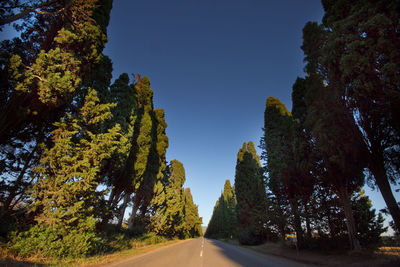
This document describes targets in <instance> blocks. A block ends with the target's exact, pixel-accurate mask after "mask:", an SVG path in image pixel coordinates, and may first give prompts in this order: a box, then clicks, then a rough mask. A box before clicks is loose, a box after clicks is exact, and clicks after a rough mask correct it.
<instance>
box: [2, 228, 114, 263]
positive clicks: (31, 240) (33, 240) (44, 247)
mask: <svg viewBox="0 0 400 267" xmlns="http://www.w3.org/2000/svg"><path fill="white" fill-rule="evenodd" d="M9 245H10V249H11V250H12V251H14V252H15V253H16V254H18V255H19V256H22V257H27V256H32V255H37V256H42V257H55V258H64V257H85V256H88V255H92V254H95V253H98V252H100V251H105V250H106V249H107V245H106V243H105V242H104V241H103V240H102V239H101V238H100V237H99V236H97V235H96V233H95V232H90V231H78V230H72V231H69V232H67V231H66V230H65V229H63V228H51V227H49V226H38V225H36V226H33V227H31V228H30V229H29V230H28V231H25V232H21V233H19V234H17V233H15V232H14V233H13V234H12V235H11V240H10V242H9Z"/></svg>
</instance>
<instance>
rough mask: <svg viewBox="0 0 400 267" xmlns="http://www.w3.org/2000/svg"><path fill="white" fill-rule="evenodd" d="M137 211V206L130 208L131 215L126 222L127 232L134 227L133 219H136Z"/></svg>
mask: <svg viewBox="0 0 400 267" xmlns="http://www.w3.org/2000/svg"><path fill="white" fill-rule="evenodd" d="M137 210H138V206H137V205H135V204H134V205H133V207H132V214H131V216H130V217H129V220H128V230H129V231H132V230H133V227H134V226H135V225H134V223H135V217H136V213H137Z"/></svg>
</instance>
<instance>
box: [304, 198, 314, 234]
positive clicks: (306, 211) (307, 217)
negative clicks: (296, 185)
mask: <svg viewBox="0 0 400 267" xmlns="http://www.w3.org/2000/svg"><path fill="white" fill-rule="evenodd" d="M303 206H304V212H305V216H304V217H305V219H306V228H307V238H308V239H311V238H312V233H311V225H310V224H311V223H310V214H309V210H308V205H307V201H303Z"/></svg>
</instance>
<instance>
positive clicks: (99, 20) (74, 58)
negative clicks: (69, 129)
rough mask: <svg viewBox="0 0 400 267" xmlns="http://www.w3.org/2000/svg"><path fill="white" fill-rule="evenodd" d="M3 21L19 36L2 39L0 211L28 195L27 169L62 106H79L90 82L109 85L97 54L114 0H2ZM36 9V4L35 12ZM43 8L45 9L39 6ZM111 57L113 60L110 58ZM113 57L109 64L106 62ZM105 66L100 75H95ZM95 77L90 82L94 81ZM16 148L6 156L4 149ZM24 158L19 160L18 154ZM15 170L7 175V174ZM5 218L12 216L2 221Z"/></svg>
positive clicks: (108, 72) (35, 159) (5, 213)
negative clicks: (1, 195)
mask: <svg viewBox="0 0 400 267" xmlns="http://www.w3.org/2000/svg"><path fill="white" fill-rule="evenodd" d="M3 4H4V5H2V7H7V8H6V9H2V11H4V10H7V11H5V13H4V17H2V19H1V20H0V25H5V24H8V23H11V22H12V23H17V25H18V27H17V28H18V30H19V31H20V32H21V36H20V37H19V38H15V39H13V40H5V41H3V42H1V44H0V50H1V53H0V54H1V59H0V76H1V84H2V86H3V89H4V90H2V91H1V93H0V94H1V97H0V98H1V105H0V106H1V107H0V125H1V130H0V154H1V155H2V159H1V165H2V166H5V167H4V168H2V169H1V170H0V172H1V173H0V175H2V178H3V177H4V178H5V177H7V178H5V179H4V183H2V190H4V191H5V192H8V193H7V197H6V198H4V199H3V198H2V199H0V201H1V202H2V205H1V206H2V208H1V212H0V213H1V216H0V217H2V218H3V219H4V218H9V217H11V216H12V215H13V214H15V209H14V207H15V206H16V205H17V203H18V202H20V201H24V200H25V199H26V197H27V195H26V192H27V189H28V188H29V187H30V186H31V185H32V182H31V181H32V179H31V178H30V177H31V174H32V170H33V168H34V167H35V166H36V165H37V164H38V162H39V159H40V157H41V152H42V151H43V150H42V149H41V147H40V145H39V144H41V143H50V144H51V140H48V138H47V137H48V136H50V133H51V132H52V131H53V130H55V128H56V127H55V126H54V123H55V122H57V121H59V120H60V118H61V117H63V116H64V114H65V111H66V110H73V109H74V110H79V109H80V108H81V107H82V106H83V102H84V99H85V96H86V95H87V92H88V87H89V86H90V87H92V88H95V89H96V90H100V85H99V83H103V85H104V84H105V86H106V87H107V86H108V84H107V83H108V80H107V78H105V77H110V75H111V69H110V68H103V67H105V66H106V65H107V59H106V58H105V57H104V56H103V55H102V54H101V52H102V50H103V48H104V46H105V43H106V40H107V38H106V27H107V25H108V21H109V13H110V10H111V6H112V1H111V0H98V1H96V0H90V1H80V0H74V1H5V3H3ZM34 11H38V12H34ZM39 11H43V12H39ZM108 63H110V62H109V61H108ZM109 65H110V64H108V66H109ZM100 69H102V71H104V73H103V74H104V75H102V77H103V78H104V79H102V80H101V79H98V78H99V76H96V75H93V73H94V72H96V70H100ZM95 80H96V81H97V84H96V85H95V84H94V81H95ZM10 149H11V150H13V151H15V152H14V156H12V157H9V156H8V155H7V154H9V152H8V151H10ZM20 159H22V160H20ZM11 177H12V178H11ZM7 224H9V222H7Z"/></svg>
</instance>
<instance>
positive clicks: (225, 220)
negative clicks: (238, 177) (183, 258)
mask: <svg viewBox="0 0 400 267" xmlns="http://www.w3.org/2000/svg"><path fill="white" fill-rule="evenodd" d="M237 226H238V225H237V215H236V198H235V191H234V188H233V187H232V186H231V182H230V181H229V180H226V181H225V185H224V191H223V192H222V193H221V196H220V197H219V199H218V200H217V202H216V203H215V206H214V210H213V214H212V216H211V219H210V222H209V224H208V226H207V231H206V233H205V235H206V236H207V237H211V238H232V237H234V236H236V231H237Z"/></svg>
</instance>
